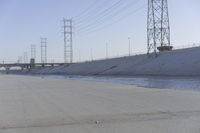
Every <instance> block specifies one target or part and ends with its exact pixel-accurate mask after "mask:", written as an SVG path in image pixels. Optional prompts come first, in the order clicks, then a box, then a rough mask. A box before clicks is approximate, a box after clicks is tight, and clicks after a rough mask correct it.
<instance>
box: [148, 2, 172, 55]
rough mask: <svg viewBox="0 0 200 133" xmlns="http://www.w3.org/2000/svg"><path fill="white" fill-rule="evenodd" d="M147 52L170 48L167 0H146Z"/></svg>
mask: <svg viewBox="0 0 200 133" xmlns="http://www.w3.org/2000/svg"><path fill="white" fill-rule="evenodd" d="M147 45H148V54H149V53H150V52H152V51H153V52H154V53H155V54H156V51H157V49H158V50H159V51H169V50H172V48H173V47H172V46H170V24H169V14H168V3H167V0H148V20H147Z"/></svg>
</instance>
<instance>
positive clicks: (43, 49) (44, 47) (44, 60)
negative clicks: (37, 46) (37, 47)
mask: <svg viewBox="0 0 200 133" xmlns="http://www.w3.org/2000/svg"><path fill="white" fill-rule="evenodd" d="M40 43H41V63H47V38H41V42H40Z"/></svg>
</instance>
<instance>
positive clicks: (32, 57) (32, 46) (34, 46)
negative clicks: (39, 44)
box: [31, 45, 36, 60]
mask: <svg viewBox="0 0 200 133" xmlns="http://www.w3.org/2000/svg"><path fill="white" fill-rule="evenodd" d="M31 59H34V60H35V59H36V45H31Z"/></svg>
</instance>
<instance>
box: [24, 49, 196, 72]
mask: <svg viewBox="0 0 200 133" xmlns="http://www.w3.org/2000/svg"><path fill="white" fill-rule="evenodd" d="M199 57H200V48H199V47H196V48H188V49H181V50H174V51H170V52H163V53H158V56H157V57H156V58H155V57H154V56H150V57H149V56H147V55H137V56H131V57H122V58H115V59H108V60H100V61H93V62H85V63H77V64H73V65H70V66H68V67H65V66H59V67H54V68H44V69H33V70H31V71H28V72H24V73H28V74H68V75H169V76H174V75H176V76H178V75H180V76H192V75H193V76H200V58H199Z"/></svg>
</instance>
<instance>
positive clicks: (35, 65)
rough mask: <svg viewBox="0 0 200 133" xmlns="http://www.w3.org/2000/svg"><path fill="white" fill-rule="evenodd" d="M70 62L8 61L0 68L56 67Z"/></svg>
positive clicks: (0, 65)
mask: <svg viewBox="0 0 200 133" xmlns="http://www.w3.org/2000/svg"><path fill="white" fill-rule="evenodd" d="M70 64H72V63H7V64H0V68H5V69H7V70H10V68H16V67H19V68H21V69H22V70H23V69H31V68H35V67H55V66H63V65H70Z"/></svg>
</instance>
